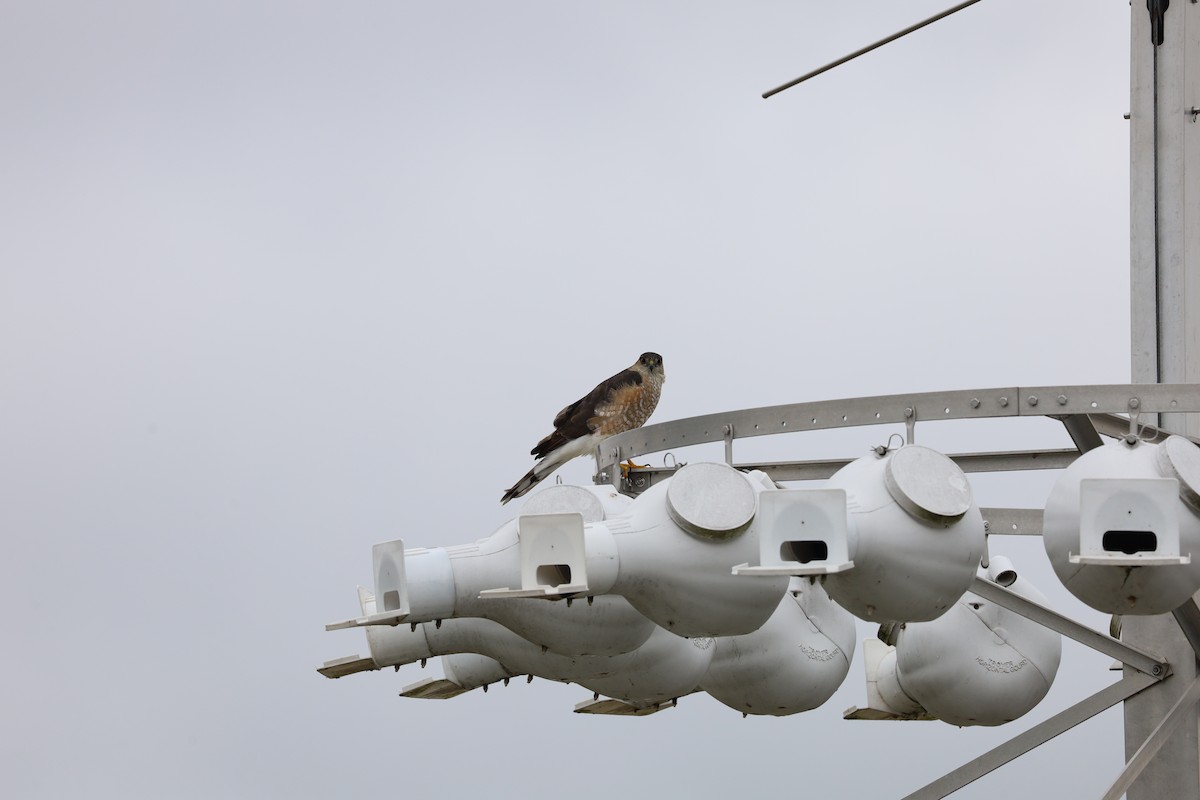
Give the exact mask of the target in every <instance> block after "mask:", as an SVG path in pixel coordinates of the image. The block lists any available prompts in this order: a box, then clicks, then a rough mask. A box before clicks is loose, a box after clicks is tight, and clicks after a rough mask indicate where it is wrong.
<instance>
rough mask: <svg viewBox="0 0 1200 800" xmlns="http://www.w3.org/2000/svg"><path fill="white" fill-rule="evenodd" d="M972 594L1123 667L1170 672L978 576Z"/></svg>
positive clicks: (1139, 653)
mask: <svg viewBox="0 0 1200 800" xmlns="http://www.w3.org/2000/svg"><path fill="white" fill-rule="evenodd" d="M970 591H972V592H974V593H975V594H977V595H979V596H980V597H982V598H983V599H984V600H989V601H991V602H993V603H995V604H996V605H998V606H1003V607H1004V608H1007V609H1008V610H1009V611H1013V612H1015V613H1017V614H1020V615H1021V616H1023V617H1026V618H1028V619H1031V620H1033V621H1034V622H1036V623H1038V624H1039V625H1045V626H1046V627H1047V628H1049V629H1050V630H1052V631H1057V632H1058V633H1061V634H1062V635H1063V636H1067V637H1069V638H1071V639H1074V640H1075V641H1077V642H1079V643H1080V644H1083V645H1086V646H1088V647H1090V648H1092V649H1093V650H1097V651H1099V652H1101V653H1103V654H1104V655H1106V656H1112V657H1113V658H1115V659H1117V660H1118V661H1120V662H1121V663H1122V664H1128V665H1129V666H1131V667H1133V668H1134V669H1136V670H1138V671H1139V672H1144V673H1145V674H1147V675H1149V676H1150V677H1152V678H1154V679H1155V680H1162V679H1163V678H1165V677H1167V675H1168V674H1169V673H1170V665H1169V664H1168V663H1167V662H1165V661H1163V660H1162V659H1160V658H1159V657H1158V656H1155V655H1152V654H1150V653H1147V652H1146V651H1145V650H1141V649H1139V648H1137V647H1132V646H1130V645H1128V644H1125V643H1124V642H1122V641H1120V640H1118V639H1114V638H1112V637H1111V636H1105V635H1104V634H1102V633H1098V632H1097V631H1094V630H1092V629H1091V628H1089V627H1087V626H1086V625H1081V624H1080V623H1078V622H1076V621H1075V620H1073V619H1070V618H1068V617H1064V616H1063V615H1062V614H1059V613H1058V612H1057V611H1053V610H1051V609H1049V608H1046V607H1045V606H1043V605H1041V604H1040V603H1035V602H1034V601H1032V600H1029V599H1028V598H1025V597H1022V596H1021V595H1019V594H1017V593H1016V592H1013V591H1011V590H1009V589H1006V588H1004V587H1003V586H999V585H997V584H995V583H992V582H991V581H989V580H986V579H984V578H980V577H976V578H975V580H974V582H972V584H971V588H970ZM1198 613H1200V612H1198Z"/></svg>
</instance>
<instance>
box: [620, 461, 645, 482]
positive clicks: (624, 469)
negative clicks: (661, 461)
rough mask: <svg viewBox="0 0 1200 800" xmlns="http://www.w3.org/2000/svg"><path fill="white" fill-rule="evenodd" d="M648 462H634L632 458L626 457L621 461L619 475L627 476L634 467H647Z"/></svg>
mask: <svg viewBox="0 0 1200 800" xmlns="http://www.w3.org/2000/svg"><path fill="white" fill-rule="evenodd" d="M649 468H650V465H649V464H635V463H633V459H632V458H627V459H625V460H624V461H623V462H621V477H622V478H628V477H629V473H630V472H632V471H633V470H635V469H649Z"/></svg>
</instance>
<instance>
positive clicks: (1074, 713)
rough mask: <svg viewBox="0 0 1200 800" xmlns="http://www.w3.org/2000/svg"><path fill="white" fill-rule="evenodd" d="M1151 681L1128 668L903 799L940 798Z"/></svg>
mask: <svg viewBox="0 0 1200 800" xmlns="http://www.w3.org/2000/svg"><path fill="white" fill-rule="evenodd" d="M1153 683H1157V679H1156V678H1154V677H1153V676H1151V675H1147V674H1145V673H1142V672H1131V673H1129V674H1128V675H1126V676H1125V677H1124V678H1122V679H1121V680H1119V681H1117V682H1116V683H1114V684H1112V685H1111V686H1107V687H1105V688H1103V689H1101V690H1100V691H1098V692H1096V693H1095V694H1093V695H1090V696H1089V697H1086V698H1084V699H1083V700H1080V701H1079V702H1078V703H1076V704H1075V705H1073V706H1071V707H1070V708H1067V709H1064V710H1063V711H1060V712H1058V713H1057V714H1055V715H1054V716H1053V717H1050V718H1049V719H1047V720H1045V721H1043V722H1040V723H1038V724H1037V725H1034V726H1033V727H1032V728H1030V729H1029V730H1027V731H1025V732H1024V733H1020V734H1017V735H1016V736H1014V737H1013V738H1011V739H1009V740H1008V741H1007V742H1005V743H1004V744H1002V745H999V746H998V747H994V748H992V749H991V750H989V751H988V752H986V753H984V754H983V755H981V756H979V757H978V758H976V759H974V760H972V761H968V762H967V763H966V764H963V765H962V766H961V767H959V768H958V769H956V770H954V771H953V772H949V773H947V774H946V775H944V776H942V777H941V778H938V779H937V780H936V781H934V782H933V783H930V784H927V785H926V786H923V787H922V788H920V789H918V790H917V791H915V792H913V793H912V794H910V795H908V796H907V797H905V798H904V800H940V798H942V797H945V796H946V795H948V794H950V793H952V792H956V791H958V790H959V789H961V788H962V787H964V786H966V785H967V784H968V783H971V782H972V781H974V780H977V779H979V778H982V777H983V776H984V775H986V774H988V773H989V772H991V771H992V770H994V769H996V768H997V767H1002V766H1004V765H1005V764H1007V763H1008V762H1010V761H1012V760H1013V759H1015V758H1017V757H1019V756H1022V755H1025V753H1028V752H1029V751H1030V750H1032V749H1033V748H1035V747H1038V746H1040V745H1043V744H1045V743H1046V742H1048V741H1050V740H1051V739H1053V738H1054V737H1055V736H1058V735H1059V734H1060V733H1063V732H1064V731H1067V730H1070V729H1071V728H1073V727H1075V726H1076V725H1078V724H1079V723H1081V722H1085V721H1087V720H1089V719H1091V718H1092V717H1094V716H1096V715H1097V714H1099V713H1100V712H1101V711H1104V710H1106V709H1109V708H1112V707H1113V706H1115V705H1116V704H1117V703H1120V702H1121V701H1123V700H1126V699H1128V698H1130V697H1132V696H1133V695H1135V694H1137V693H1138V692H1140V691H1142V690H1143V689H1145V688H1146V687H1147V686H1150V685H1151V684H1153Z"/></svg>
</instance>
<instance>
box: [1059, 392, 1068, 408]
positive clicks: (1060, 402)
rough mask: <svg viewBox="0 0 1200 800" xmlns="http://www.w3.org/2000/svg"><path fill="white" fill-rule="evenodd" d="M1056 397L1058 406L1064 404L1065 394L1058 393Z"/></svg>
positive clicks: (1065, 400) (1065, 402) (1065, 401)
mask: <svg viewBox="0 0 1200 800" xmlns="http://www.w3.org/2000/svg"><path fill="white" fill-rule="evenodd" d="M1057 399H1058V404H1059V405H1060V406H1065V405H1066V404H1067V396H1066V395H1065V394H1060V395H1059V396H1058V398H1057Z"/></svg>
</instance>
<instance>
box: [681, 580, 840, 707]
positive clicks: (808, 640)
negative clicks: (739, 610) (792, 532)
mask: <svg viewBox="0 0 1200 800" xmlns="http://www.w3.org/2000/svg"><path fill="white" fill-rule="evenodd" d="M792 587H793V591H791V592H789V593H788V594H787V595H785V596H784V598H783V600H781V601H780V603H779V608H778V609H776V611H775V613H774V614H772V615H771V617H770V619H768V620H767V621H766V622H765V623H764V624H763V626H762V627H761V628H759V629H758V630H756V631H754V632H753V633H748V634H746V635H744V636H732V637H728V638H718V639H715V640H714V641H715V646H714V655H713V659H712V663H711V664H710V665H709V668H708V672H707V673H705V675H704V678H703V679H702V680H701V682H700V688H702V689H703V690H704V691H706V692H708V693H709V694H710V695H712V696H713V697H715V698H716V699H717V700H719V701H720V702H722V703H724V704H725V705H727V706H729V707H730V708H733V709H736V710H738V711H741V712H742V713H744V714H770V715H774V716H783V715H787V714H796V713H799V712H801V711H808V710H810V709H813V708H817V707H818V706H820V705H821V704H823V703H824V702H825V701H826V700H828V699H829V698H830V697H832V696H833V693H834V692H836V691H837V689H838V687H839V686H840V685H841V684H842V681H844V680H845V678H846V673H847V672H848V671H849V670H850V661H851V659H852V658H853V657H854V644H855V632H854V618H853V617H852V616H851V615H850V613H849V612H848V611H846V610H845V609H843V608H841V607H840V606H838V605H837V604H836V603H834V602H833V601H832V600H830V599H829V596H828V595H827V594H825V591H824V590H823V589H822V588H821V586H820V584H817V583H811V582H809V581H807V580H803V579H796V580H795V581H794V582H793V584H792Z"/></svg>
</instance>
